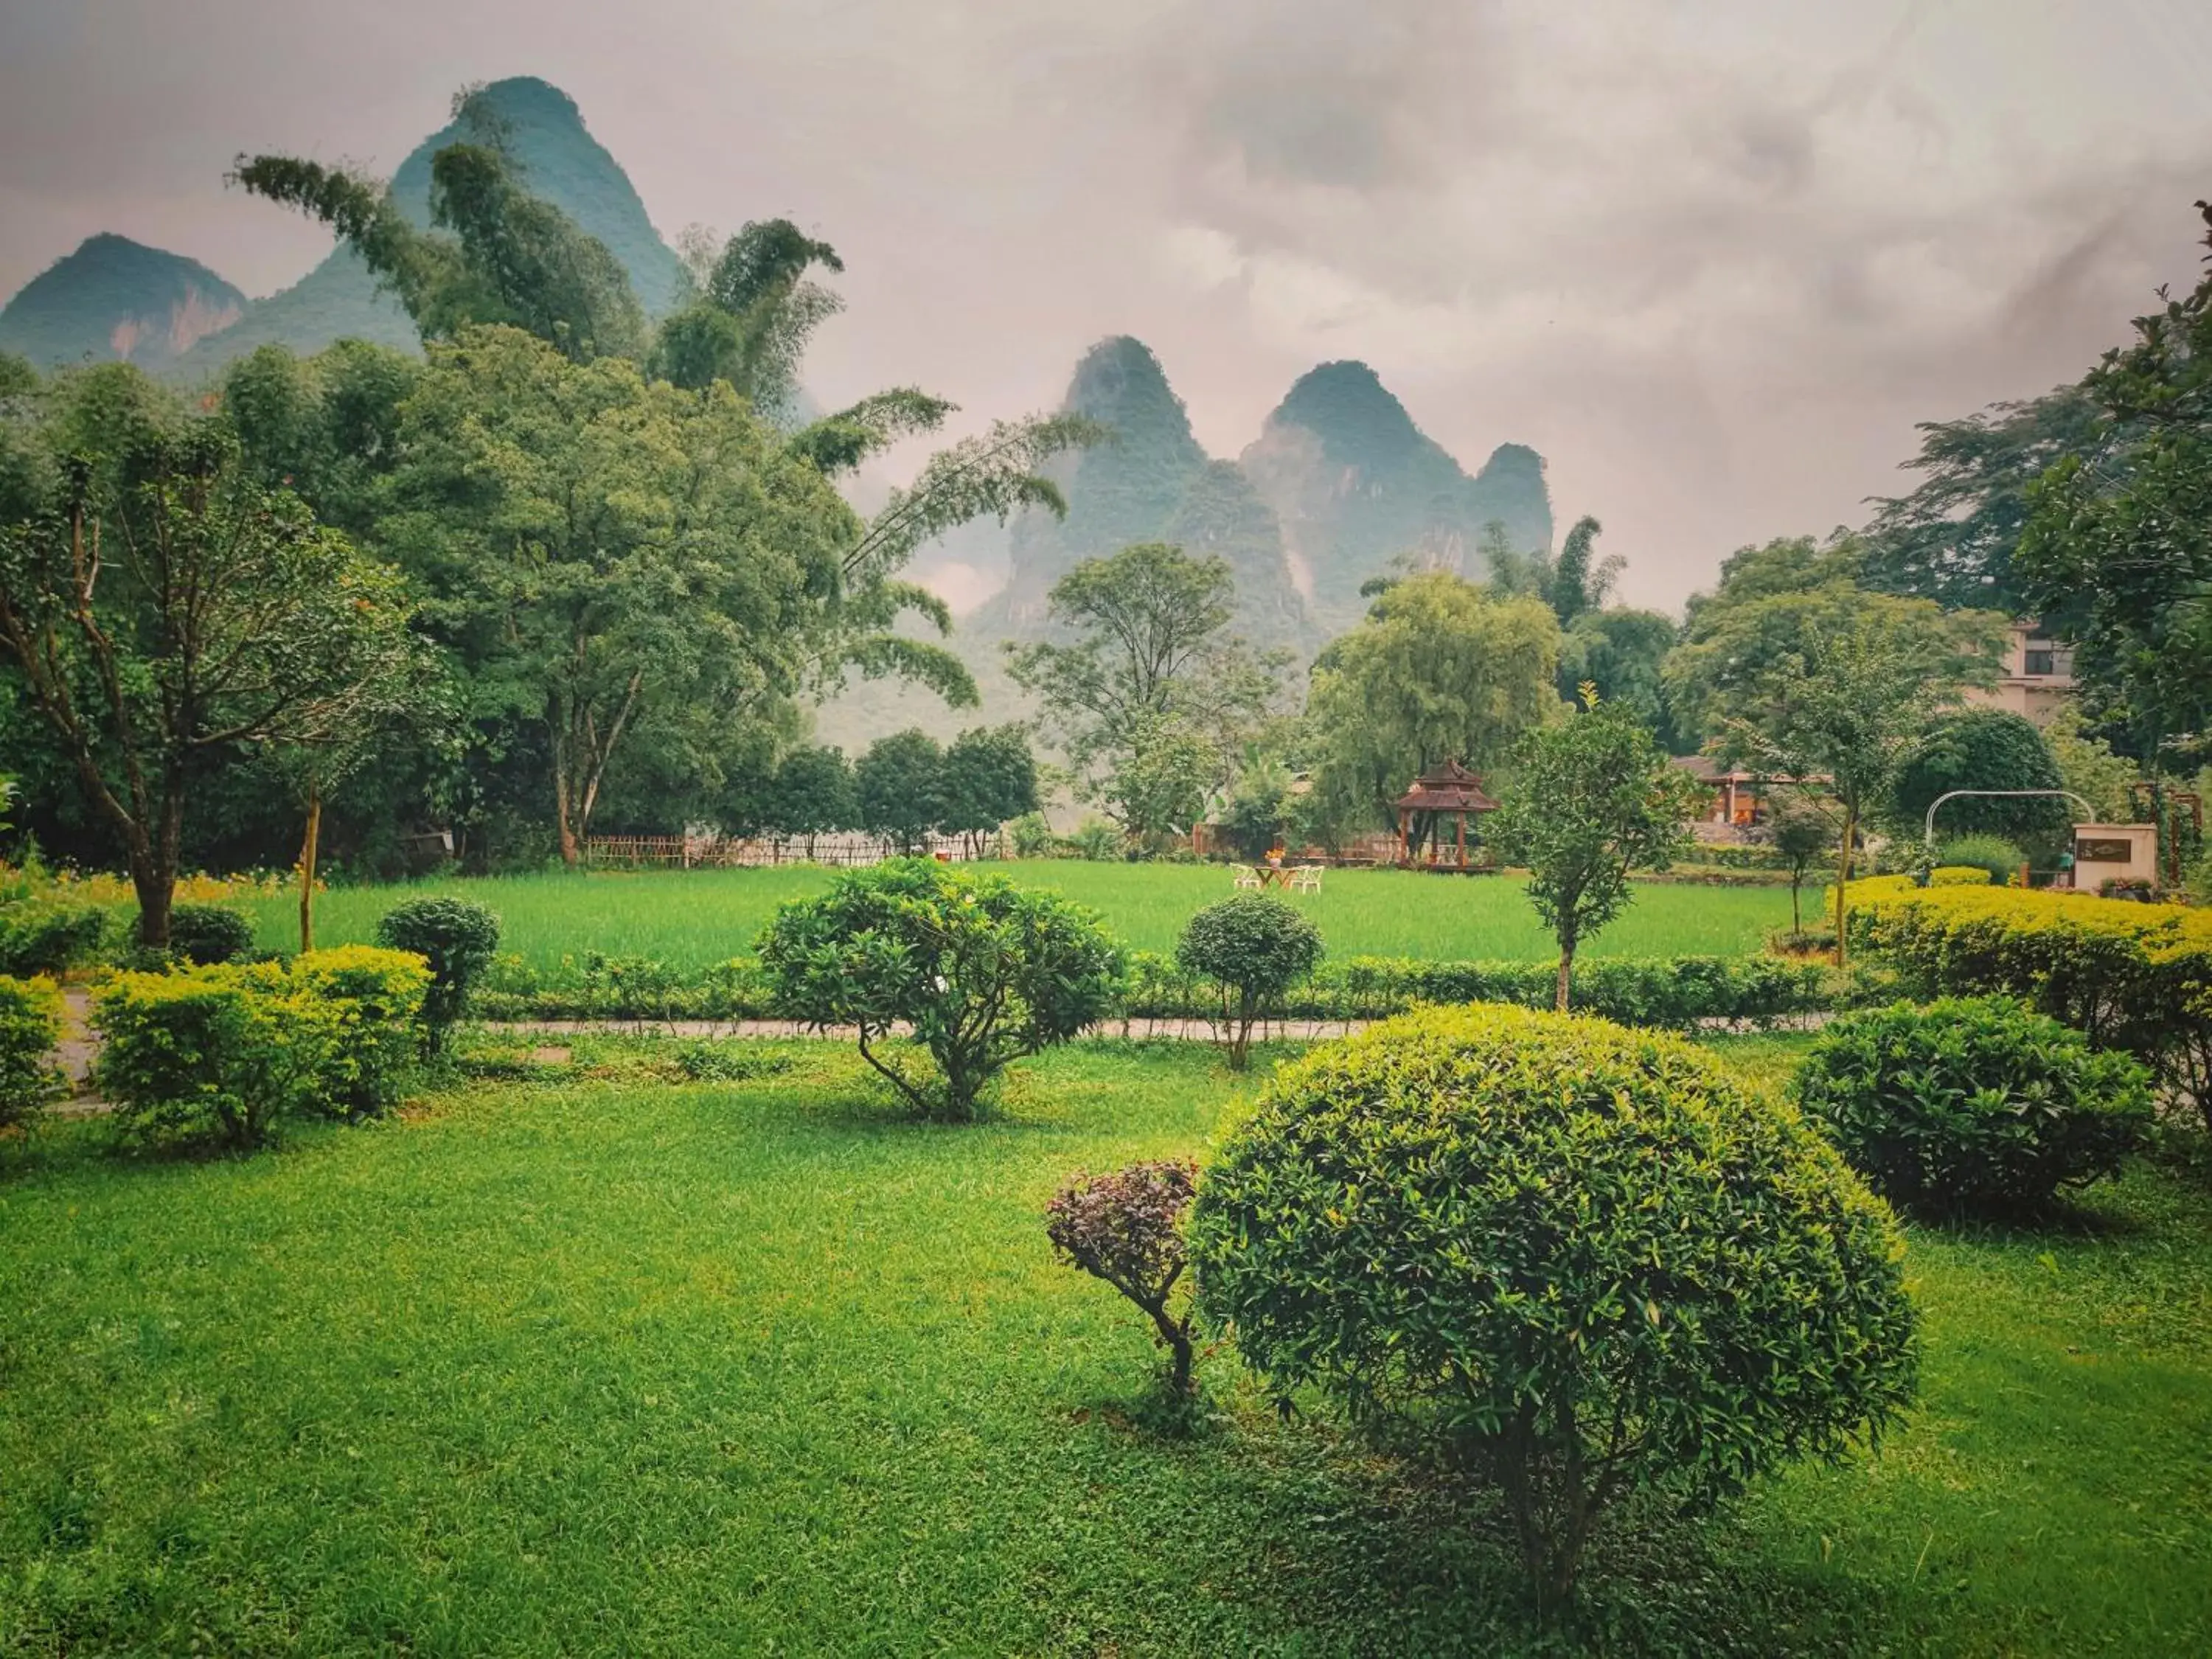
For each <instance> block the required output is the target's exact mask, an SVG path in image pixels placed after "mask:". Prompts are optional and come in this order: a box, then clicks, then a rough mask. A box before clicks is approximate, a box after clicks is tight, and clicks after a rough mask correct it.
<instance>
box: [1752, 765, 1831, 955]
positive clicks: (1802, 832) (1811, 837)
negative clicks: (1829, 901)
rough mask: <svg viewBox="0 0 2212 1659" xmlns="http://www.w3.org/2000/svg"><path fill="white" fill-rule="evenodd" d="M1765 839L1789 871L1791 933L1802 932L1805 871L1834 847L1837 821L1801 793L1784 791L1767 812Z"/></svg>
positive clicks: (1792, 790)
mask: <svg viewBox="0 0 2212 1659" xmlns="http://www.w3.org/2000/svg"><path fill="white" fill-rule="evenodd" d="M1766 840H1767V845H1768V846H1770V847H1771V848H1773V849H1774V854H1775V856H1776V857H1778V858H1779V859H1780V860H1782V864H1783V867H1784V869H1786V870H1788V871H1789V872H1790V932H1791V933H1803V932H1804V931H1805V916H1804V912H1803V910H1802V907H1801V905H1800V902H1799V894H1800V893H1801V892H1802V890H1803V889H1804V885H1805V874H1806V872H1807V871H1808V870H1809V869H1811V868H1812V866H1814V864H1816V863H1817V862H1819V861H1820V859H1822V858H1823V857H1825V856H1826V855H1827V854H1829V853H1831V852H1832V851H1833V850H1834V848H1835V845H1836V819H1835V817H1834V816H1833V815H1832V814H1831V813H1830V812H1829V811H1828V810H1827V809H1826V807H1825V806H1823V805H1821V804H1820V802H1818V801H1816V800H1812V799H1808V798H1807V796H1806V795H1805V793H1804V792H1803V791H1802V790H1798V789H1790V790H1785V791H1784V792H1782V793H1780V794H1779V795H1778V796H1777V797H1776V799H1775V800H1774V803H1773V805H1771V807H1770V808H1769V809H1768V812H1767V822H1766Z"/></svg>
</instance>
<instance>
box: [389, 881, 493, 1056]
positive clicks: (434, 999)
mask: <svg viewBox="0 0 2212 1659" xmlns="http://www.w3.org/2000/svg"><path fill="white" fill-rule="evenodd" d="M376 942H377V943H378V944H379V945H383V946H384V947H385V948H386V949H387V950H392V951H413V952H414V953H415V954H416V956H418V957H422V960H423V961H425V962H427V963H429V964H430V991H429V994H428V996H426V997H425V998H424V999H423V1000H422V1024H423V1030H424V1035H425V1037H426V1041H427V1046H428V1049H429V1051H430V1053H432V1054H437V1053H439V1052H440V1051H441V1050H442V1049H443V1048H445V1046H446V1033H447V1031H449V1030H452V1029H453V1024H454V1022H455V1021H457V1020H459V1018H461V1016H462V1015H464V1014H465V1013H466V1012H468V1006H469V992H470V991H471V988H472V987H474V986H475V984H476V981H477V978H478V977H479V976H480V975H482V974H483V970H484V969H487V968H489V966H491V959H492V957H493V956H494V954H495V953H496V952H497V951H498V950H499V918H498V917H497V916H496V915H493V914H492V913H491V912H490V911H489V910H488V909H486V908H484V907H483V905H481V904H474V903H471V902H470V901H468V900H467V899H458V898H418V899H409V900H408V901H406V902H404V903H403V904H396V905H394V906H393V907H392V908H391V909H389V910H387V911H386V912H385V913H384V916H383V919H382V920H381V921H379V922H378V923H377V924H376Z"/></svg>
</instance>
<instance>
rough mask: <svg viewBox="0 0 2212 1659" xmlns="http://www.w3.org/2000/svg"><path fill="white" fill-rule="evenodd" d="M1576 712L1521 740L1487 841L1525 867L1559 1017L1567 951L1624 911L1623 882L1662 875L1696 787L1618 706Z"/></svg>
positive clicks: (1588, 703) (1587, 700) (1589, 692)
mask: <svg viewBox="0 0 2212 1659" xmlns="http://www.w3.org/2000/svg"><path fill="white" fill-rule="evenodd" d="M1697 793H1698V786H1697V783H1696V781H1694V780H1692V778H1690V777H1689V776H1688V775H1686V773H1684V772H1683V771H1682V770H1681V769H1680V768H1679V767H1677V766H1674V765H1673V764H1671V763H1669V762H1668V758H1667V755H1666V751H1665V750H1662V749H1661V748H1660V747H1659V744H1658V743H1657V741H1656V739H1655V738H1653V737H1652V735H1651V733H1650V732H1649V731H1648V730H1646V729H1645V727H1644V725H1643V723H1642V722H1641V721H1639V720H1638V719H1637V718H1636V716H1635V714H1633V713H1632V711H1631V710H1630V709H1629V708H1628V706H1627V705H1626V704H1625V703H1601V702H1599V701H1598V698H1597V694H1596V692H1595V689H1594V688H1592V687H1589V686H1587V685H1586V686H1584V687H1583V708H1582V710H1581V712H1579V713H1577V714H1571V715H1570V716H1569V717H1568V718H1567V719H1566V720H1565V721H1563V722H1561V723H1560V724H1559V725H1557V726H1543V727H1541V728H1539V729H1538V730H1536V731H1534V732H1530V733H1529V734H1528V736H1527V737H1526V738H1523V739H1522V742H1521V744H1520V745H1519V747H1518V748H1517V749H1516V750H1515V753H1514V761H1513V781H1512V782H1511V783H1510V785H1509V786H1508V787H1507V788H1506V791H1505V798H1504V802H1503V804H1502V805H1501V806H1500V809H1499V811H1498V812H1497V813H1496V814H1495V815H1494V816H1493V817H1492V819H1491V821H1490V827H1489V831H1488V833H1489V836H1490V838H1491V840H1492V842H1493V844H1495V845H1496V846H1497V848H1498V850H1499V851H1500V852H1501V853H1503V854H1504V856H1505V857H1507V858H1509V859H1510V860H1514V861H1515V862H1516V863H1520V864H1525V865H1526V866H1528V902H1529V903H1531V904H1533V905H1534V906H1535V908H1536V914H1537V915H1540V916H1541V917H1543V919H1544V920H1545V921H1546V922H1547V923H1548V924H1549V925H1550V927H1551V929H1552V934H1553V938H1555V939H1558V940H1559V997H1558V1003H1557V1006H1558V1008H1559V1012H1561V1013H1565V1012H1566V1008H1567V991H1568V986H1569V984H1570V982H1571V976H1572V974H1573V971H1574V964H1575V951H1576V950H1577V947H1578V946H1579V945H1581V944H1582V942H1583V940H1584V939H1588V938H1589V937H1590V936H1591V935H1592V934H1594V933H1597V932H1598V931H1599V930H1600V929H1601V928H1602V927H1605V926H1606V925H1607V923H1608V922H1610V921H1612V920H1613V918H1614V917H1615V916H1617V915H1620V913H1621V912H1622V911H1623V910H1625V909H1626V908H1628V905H1629V902H1630V901H1631V900H1632V899H1633V898H1634V896H1635V895H1634V894H1633V893H1632V891H1631V890H1630V889H1629V885H1628V872H1630V871H1632V870H1635V869H1646V870H1663V869H1665V868H1666V867H1667V866H1668V865H1669V864H1671V863H1672V862H1673V861H1674V854H1676V852H1677V851H1678V850H1680V848H1681V847H1682V845H1683V843H1684V841H1685V836H1684V832H1683V828H1682V826H1683V824H1684V823H1686V821H1687V820H1688V818H1689V817H1690V814H1691V812H1692V811H1693V810H1694V809H1695V804H1696V798H1697Z"/></svg>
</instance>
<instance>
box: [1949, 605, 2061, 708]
mask: <svg viewBox="0 0 2212 1659" xmlns="http://www.w3.org/2000/svg"><path fill="white" fill-rule="evenodd" d="M2002 660H2003V667H2002V671H2001V672H2000V675H1999V678H1998V680H1997V683H1996V684H1995V685H1993V686H1986V687H1984V686H1970V687H1968V688H1967V690H1966V701H1967V702H1969V703H1971V704H1972V705H1973V706H1974V707H1976V708H2002V709H2007V710H2008V711H2009V712H2011V713H2013V714H2023V715H2025V716H2027V718H2028V719H2029V720H2033V721H2034V722H2035V723H2036V724H2037V725H2038V726H2048V725H2049V724H2050V723H2051V716H2052V715H2054V714H2057V712H2058V709H2059V706H2060V705H2061V704H2062V703H2063V702H2065V701H2066V699H2067V698H2068V697H2069V696H2072V695H2073V692H2074V647H2072V646H2071V645H2070V644H2069V643H2068V642H2067V641H2063V640H2060V639H2055V638H2053V637H2052V636H2051V635H2050V634H2049V633H2047V632H2046V631H2045V629H2044V626H2043V624H2042V623H2040V622H2035V621H2022V622H2016V623H2014V624H2013V625H2012V628H2011V629H2010V631H2009V632H2008V634H2007V635H2006V636H2005V645H2004V653H2003V659H2002Z"/></svg>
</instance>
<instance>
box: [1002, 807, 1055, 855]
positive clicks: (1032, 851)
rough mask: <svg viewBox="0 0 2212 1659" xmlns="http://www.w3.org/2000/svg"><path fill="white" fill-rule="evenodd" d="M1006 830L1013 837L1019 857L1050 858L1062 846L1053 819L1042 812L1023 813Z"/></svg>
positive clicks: (1015, 850) (1015, 851)
mask: <svg viewBox="0 0 2212 1659" xmlns="http://www.w3.org/2000/svg"><path fill="white" fill-rule="evenodd" d="M1006 831H1007V833H1008V834H1009V835H1010V836H1012V837H1013V842H1014V856H1015V857H1016V858H1018V859H1048V858H1050V857H1051V856H1052V855H1053V854H1054V853H1055V852H1057V851H1058V850H1059V848H1060V837H1059V836H1056V835H1054V833H1053V829H1052V820H1051V819H1049V818H1048V817H1045V815H1044V814H1043V813H1042V812H1024V813H1023V814H1022V815H1021V817H1018V818H1016V819H1015V820H1014V821H1013V822H1012V823H1010V824H1008V825H1007V826H1006Z"/></svg>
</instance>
